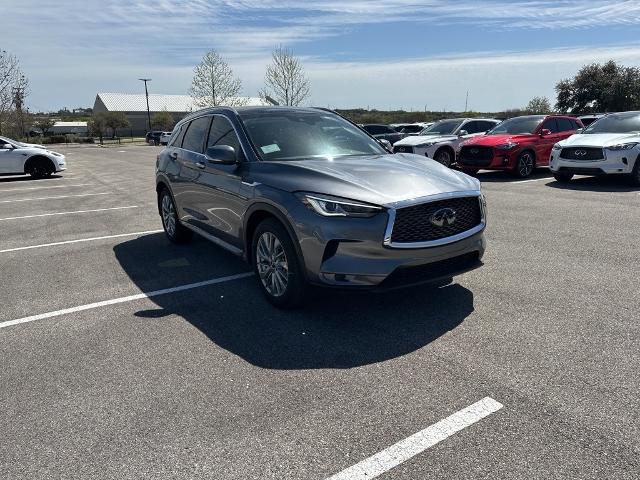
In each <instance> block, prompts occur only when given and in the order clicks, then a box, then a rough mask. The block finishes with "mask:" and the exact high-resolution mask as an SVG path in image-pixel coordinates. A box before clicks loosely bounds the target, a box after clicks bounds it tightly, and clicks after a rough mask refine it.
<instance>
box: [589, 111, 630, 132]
mask: <svg viewBox="0 0 640 480" xmlns="http://www.w3.org/2000/svg"><path fill="white" fill-rule="evenodd" d="M632 132H640V113H639V112H629V113H620V114H614V115H607V116H606V117H602V118H601V119H599V120H596V121H595V122H593V123H592V124H591V125H589V126H588V127H587V128H586V129H585V130H584V132H583V133H632Z"/></svg>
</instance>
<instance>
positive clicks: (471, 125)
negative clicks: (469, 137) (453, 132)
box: [460, 120, 482, 134]
mask: <svg viewBox="0 0 640 480" xmlns="http://www.w3.org/2000/svg"><path fill="white" fill-rule="evenodd" d="M460 130H466V131H467V133H469V134H471V133H478V132H481V131H482V130H480V122H478V121H476V120H474V121H471V122H467V123H465V124H464V125H462V127H460Z"/></svg>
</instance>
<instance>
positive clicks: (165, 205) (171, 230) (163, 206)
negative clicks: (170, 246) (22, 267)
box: [160, 188, 193, 243]
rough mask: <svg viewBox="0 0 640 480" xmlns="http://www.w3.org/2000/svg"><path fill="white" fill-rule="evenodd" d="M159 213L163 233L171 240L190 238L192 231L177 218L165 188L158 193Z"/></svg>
mask: <svg viewBox="0 0 640 480" xmlns="http://www.w3.org/2000/svg"><path fill="white" fill-rule="evenodd" d="M160 215H161V216H162V227H163V228H164V233H165V234H166V235H167V238H168V239H169V240H170V241H171V242H173V243H187V242H188V241H189V240H191V237H192V236H193V232H192V231H191V230H189V229H188V228H186V227H185V226H184V225H182V224H181V223H180V221H179V220H178V214H177V212H176V206H175V203H174V201H173V198H172V197H171V194H170V193H169V191H168V190H167V189H166V188H165V189H164V190H162V193H160Z"/></svg>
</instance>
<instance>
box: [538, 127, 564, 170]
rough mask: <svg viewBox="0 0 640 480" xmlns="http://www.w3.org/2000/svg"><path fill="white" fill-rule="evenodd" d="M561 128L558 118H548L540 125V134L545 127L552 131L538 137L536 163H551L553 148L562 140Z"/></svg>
mask: <svg viewBox="0 0 640 480" xmlns="http://www.w3.org/2000/svg"><path fill="white" fill-rule="evenodd" d="M559 128H560V127H559V126H558V121H557V119H556V118H547V119H546V120H545V121H544V122H543V123H542V125H540V127H538V131H537V133H538V135H540V133H541V132H542V130H544V129H547V130H549V131H550V132H551V133H550V134H548V135H545V136H539V137H538V141H537V143H536V165H549V156H550V155H551V149H552V148H553V146H554V145H555V144H556V143H558V142H559V141H560V140H561V137H560V130H559Z"/></svg>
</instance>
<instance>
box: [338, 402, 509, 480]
mask: <svg viewBox="0 0 640 480" xmlns="http://www.w3.org/2000/svg"><path fill="white" fill-rule="evenodd" d="M502 407H503V405H502V404H501V403H500V402H497V401H495V400H494V399H493V398H491V397H485V398H483V399H482V400H480V401H479V402H476V403H474V404H473V405H470V406H468V407H466V408H463V409H462V410H459V411H458V412H456V413H454V414H453V415H450V416H448V417H447V418H445V419H444V420H440V421H439V422H438V423H435V424H433V425H431V426H430V427H427V428H425V429H424V430H422V431H420V432H418V433H415V434H413V435H411V436H410V437H407V438H405V439H404V440H401V441H399V442H398V443H396V444H394V445H391V446H390V447H389V448H386V449H384V450H382V451H381V452H379V453H376V454H375V455H373V456H371V457H369V458H367V459H365V460H363V461H361V462H360V463H356V464H355V465H353V466H352V467H349V468H347V469H346V470H343V471H341V472H339V473H336V474H335V475H332V476H331V477H329V478H328V479H327V480H371V479H372V478H375V477H378V476H380V475H382V474H383V473H385V472H388V471H389V470H391V469H392V468H394V467H397V466H398V465H400V464H401V463H403V462H406V461H407V460H409V459H410V458H413V457H415V456H416V455H418V454H419V453H422V452H424V451H425V450H426V449H428V448H430V447H433V446H434V445H435V444H437V443H439V442H441V441H443V440H445V439H446V438H448V437H450V436H451V435H453V434H454V433H457V432H459V431H460V430H463V429H465V428H467V427H468V426H470V425H473V424H474V423H476V422H478V421H480V420H482V419H483V418H484V417H487V416H489V415H491V414H492V413H495V412H497V411H498V410H500V409H501V408H502Z"/></svg>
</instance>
